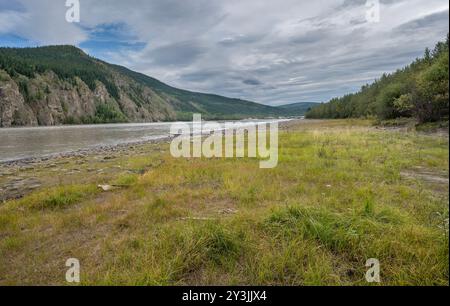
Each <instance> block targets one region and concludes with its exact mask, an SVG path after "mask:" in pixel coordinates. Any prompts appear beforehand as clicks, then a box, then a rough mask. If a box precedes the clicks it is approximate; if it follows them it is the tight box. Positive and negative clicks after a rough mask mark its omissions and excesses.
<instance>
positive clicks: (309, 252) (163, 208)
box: [0, 120, 449, 285]
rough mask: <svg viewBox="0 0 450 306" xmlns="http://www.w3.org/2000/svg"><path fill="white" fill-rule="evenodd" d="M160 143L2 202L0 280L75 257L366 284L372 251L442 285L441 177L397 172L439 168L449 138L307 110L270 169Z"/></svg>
mask: <svg viewBox="0 0 450 306" xmlns="http://www.w3.org/2000/svg"><path fill="white" fill-rule="evenodd" d="M166 146H167V145H162V147H161V150H156V151H155V150H154V151H152V152H149V153H148V154H143V155H139V156H132V155H131V156H121V157H119V158H118V159H117V160H114V161H111V162H112V163H113V164H114V165H122V166H123V168H125V167H127V168H128V169H129V170H130V171H129V172H131V173H116V174H110V175H108V176H102V177H101V178H98V177H97V178H95V177H94V178H92V177H91V178H88V177H85V178H84V176H83V175H80V177H78V183H77V184H74V183H73V182H71V181H70V180H69V181H66V180H65V179H64V178H62V179H60V183H59V185H58V187H48V188H47V187H45V188H43V189H42V190H38V191H36V192H35V193H32V194H30V195H28V196H26V197H24V198H22V199H20V200H15V201H9V202H6V203H4V204H3V205H2V206H0V283H1V284H7V285H12V284H65V279H64V275H65V271H66V269H67V268H66V267H65V261H66V259H68V258H71V257H75V258H78V259H79V260H80V262H81V268H82V284H84V285H94V284H100V285H117V284H119V285H185V284H192V285H249V284H257V285H367V283H366V281H365V277H364V275H365V272H366V269H367V268H366V267H365V263H366V260H367V259H369V258H377V259H379V260H380V263H381V281H382V282H381V285H448V284H449V281H448V273H449V263H448V262H449V257H448V253H449V246H448V241H449V240H448V208H449V207H448V181H447V183H442V181H433V180H431V181H430V180H424V179H423V177H422V176H420V175H417V176H414V175H409V176H408V177H405V176H403V175H402V172H403V171H409V173H412V174H414V173H415V171H419V170H418V169H422V170H423V169H426V170H427V173H428V174H429V175H430V173H431V174H434V175H436V176H442V175H443V174H442V173H444V175H445V176H446V177H447V178H448V137H442V136H431V135H424V134H418V133H416V132H413V131H410V132H399V131H390V130H379V129H375V128H373V127H372V126H371V123H370V122H368V121H359V120H332V121H306V122H303V123H296V124H291V125H289V126H288V127H287V128H284V129H283V131H282V132H281V133H280V152H279V153H280V156H279V164H278V167H277V168H275V169H265V170H262V169H259V161H258V160H257V159H250V158H245V159H221V158H216V159H174V158H172V157H171V156H170V155H169V154H168V152H167V147H166ZM113 164H111V167H112V165H113ZM108 165H109V164H108ZM99 166H100V164H99ZM101 166H102V167H105V164H104V163H101ZM422 170H420V171H422ZM40 175H41V176H43V177H45V176H46V175H51V174H50V173H48V174H46V173H45V172H42V173H41V174H40ZM100 180H101V182H100ZM96 183H108V184H111V185H117V186H120V187H119V188H117V189H115V190H113V191H111V192H107V193H104V192H99V191H98V189H96V188H95V186H96Z"/></svg>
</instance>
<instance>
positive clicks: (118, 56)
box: [0, 0, 449, 105]
mask: <svg viewBox="0 0 450 306" xmlns="http://www.w3.org/2000/svg"><path fill="white" fill-rule="evenodd" d="M0 1H2V0H0ZM64 2H65V1H63V0H61V1H59V0H58V1H55V0H15V1H12V0H11V1H8V2H7V4H4V3H3V1H2V2H1V5H0V43H1V42H2V35H3V37H6V36H5V35H9V36H11V35H15V36H19V37H22V38H25V39H28V40H30V41H34V42H36V43H37V44H59V43H61V44H62V43H71V44H77V45H79V46H81V47H83V48H84V49H85V50H87V51H88V52H90V53H92V54H94V55H95V56H99V57H101V58H102V59H105V60H108V61H112V62H114V63H117V64H122V65H125V66H127V67H130V68H132V69H134V70H137V71H139V72H143V73H146V74H148V75H150V76H153V77H156V78H158V79H160V80H162V81H164V82H166V83H168V84H170V85H173V86H177V87H180V88H185V89H190V90H197V91H203V92H213V93H217V94H222V95H227V96H231V97H236V98H243V99H249V100H253V101H258V102H262V103H266V104H273V105H277V104H282V103H288V102H299V101H326V100H328V99H330V98H332V97H334V96H339V95H342V94H345V93H348V92H350V91H355V90H357V89H359V87H360V86H361V85H364V84H365V83H368V82H371V81H373V80H374V79H375V78H377V77H379V76H380V75H381V74H382V73H384V72H390V71H394V70H396V69H398V68H401V67H402V66H404V65H406V64H408V63H410V62H411V61H412V60H413V59H414V58H415V57H418V56H420V55H421V54H422V53H423V50H424V49H425V47H433V45H434V44H435V43H436V42H437V41H438V40H442V39H444V38H445V35H446V33H447V32H448V21H449V16H448V14H449V11H448V9H449V5H448V2H446V1H442V0H396V1H393V0H382V1H381V11H380V13H381V15H380V18H381V22H380V23H369V22H368V21H367V20H366V17H365V15H366V9H367V8H366V5H365V4H366V1H365V0H334V1H329V0H316V1H300V0H270V1H269V0H268V1H261V0H246V1H242V0H227V1H216V0H196V1H181V0H129V1H121V0H80V2H81V23H80V24H69V23H67V22H66V21H65V20H64V16H65V10H66V8H65V6H64ZM3 41H4V42H6V41H11V40H7V39H5V38H4V39H3Z"/></svg>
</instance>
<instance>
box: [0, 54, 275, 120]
mask: <svg viewBox="0 0 450 306" xmlns="http://www.w3.org/2000/svg"><path fill="white" fill-rule="evenodd" d="M196 112H198V113H202V114H203V115H204V117H206V118H214V119H232V118H233V119H237V118H245V117H249V116H254V117H256V116H258V117H267V116H277V115H279V114H280V113H279V111H278V110H277V109H276V108H273V107H269V106H264V105H261V104H257V103H253V102H249V101H243V100H238V99H229V98H225V97H221V96H217V95H208V94H202V93H195V92H189V91H185V90H180V89H176V88H173V87H170V86H168V85H166V84H164V83H162V82H159V81H158V80H156V79H153V78H150V77H148V76H146V75H143V74H139V73H136V72H133V71H130V70H128V69H126V68H124V67H120V66H115V65H111V64H108V63H105V62H103V61H100V60H97V59H95V58H92V57H90V56H88V55H87V54H85V53H84V52H83V51H81V50H80V49H77V48H75V47H72V46H52V47H41V48H25V49H13V48H0V127H10V126H36V125H60V124H81V123H107V122H153V121H164V120H176V119H188V118H189V117H190V115H191V114H192V113H196Z"/></svg>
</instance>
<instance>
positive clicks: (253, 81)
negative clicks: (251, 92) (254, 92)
mask: <svg viewBox="0 0 450 306" xmlns="http://www.w3.org/2000/svg"><path fill="white" fill-rule="evenodd" d="M242 83H244V84H246V85H252V86H256V85H261V84H262V83H261V82H260V81H259V80H257V79H246V80H243V81H242Z"/></svg>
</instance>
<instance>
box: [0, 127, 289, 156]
mask: <svg viewBox="0 0 450 306" xmlns="http://www.w3.org/2000/svg"><path fill="white" fill-rule="evenodd" d="M270 121H280V120H243V121H236V122H237V123H239V125H240V126H245V125H248V124H251V123H262V122H270ZM222 122H223V121H222ZM171 124H173V123H172V122H163V123H127V124H98V125H71V126H52V127H21V128H0V162H6V161H14V160H20V159H25V158H34V157H43V156H47V155H52V154H58V153H67V152H73V151H77V150H84V149H90V148H95V147H99V146H113V145H118V144H126V143H135V142H142V141H150V140H157V139H162V138H167V137H168V136H169V133H170V126H171ZM190 124H192V123H190Z"/></svg>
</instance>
